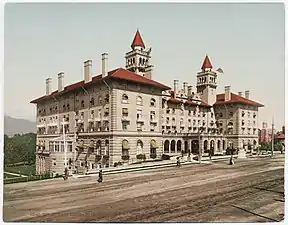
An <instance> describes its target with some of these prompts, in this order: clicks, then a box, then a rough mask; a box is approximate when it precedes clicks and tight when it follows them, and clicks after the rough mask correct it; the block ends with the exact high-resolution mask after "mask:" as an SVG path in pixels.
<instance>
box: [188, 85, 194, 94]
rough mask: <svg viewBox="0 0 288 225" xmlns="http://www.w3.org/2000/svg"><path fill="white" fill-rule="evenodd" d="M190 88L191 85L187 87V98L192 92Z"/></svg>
mask: <svg viewBox="0 0 288 225" xmlns="http://www.w3.org/2000/svg"><path fill="white" fill-rule="evenodd" d="M192 87H193V86H191V85H189V86H188V91H187V92H188V93H187V95H188V97H192V91H193V89H192Z"/></svg>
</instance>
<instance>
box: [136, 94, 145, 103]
mask: <svg viewBox="0 0 288 225" xmlns="http://www.w3.org/2000/svg"><path fill="white" fill-rule="evenodd" d="M136 105H143V99H142V97H141V96H137V98H136Z"/></svg>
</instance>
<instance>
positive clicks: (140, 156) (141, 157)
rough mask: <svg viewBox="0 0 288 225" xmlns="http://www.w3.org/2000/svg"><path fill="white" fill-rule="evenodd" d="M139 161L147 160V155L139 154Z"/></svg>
mask: <svg viewBox="0 0 288 225" xmlns="http://www.w3.org/2000/svg"><path fill="white" fill-rule="evenodd" d="M136 158H137V159H141V160H146V155H145V154H138V155H136Z"/></svg>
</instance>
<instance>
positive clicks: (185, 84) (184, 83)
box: [183, 82, 188, 96]
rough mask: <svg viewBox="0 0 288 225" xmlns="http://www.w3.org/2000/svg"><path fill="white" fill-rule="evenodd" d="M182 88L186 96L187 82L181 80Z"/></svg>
mask: <svg viewBox="0 0 288 225" xmlns="http://www.w3.org/2000/svg"><path fill="white" fill-rule="evenodd" d="M183 90H184V94H185V95H186V96H188V83H187V82H183Z"/></svg>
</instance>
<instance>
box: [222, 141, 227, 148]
mask: <svg viewBox="0 0 288 225" xmlns="http://www.w3.org/2000/svg"><path fill="white" fill-rule="evenodd" d="M222 148H223V151H225V150H226V146H225V140H223V141H222Z"/></svg>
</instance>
